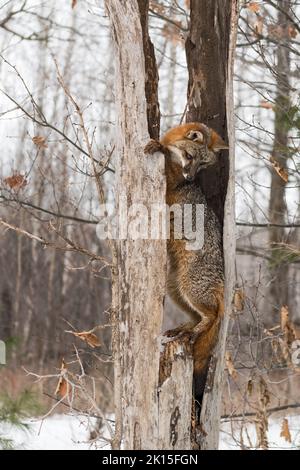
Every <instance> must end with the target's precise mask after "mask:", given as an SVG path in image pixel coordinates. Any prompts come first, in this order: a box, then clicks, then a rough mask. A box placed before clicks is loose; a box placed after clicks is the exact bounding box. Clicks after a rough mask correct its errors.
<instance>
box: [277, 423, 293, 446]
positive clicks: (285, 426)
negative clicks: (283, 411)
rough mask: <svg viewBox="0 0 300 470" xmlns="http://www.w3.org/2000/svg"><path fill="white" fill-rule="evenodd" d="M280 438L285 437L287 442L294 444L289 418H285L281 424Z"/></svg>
mask: <svg viewBox="0 0 300 470" xmlns="http://www.w3.org/2000/svg"><path fill="white" fill-rule="evenodd" d="M280 437H283V438H284V439H285V440H286V441H287V442H292V437H291V433H290V428H289V422H288V420H287V418H284V419H283V421H282V424H281V433H280Z"/></svg>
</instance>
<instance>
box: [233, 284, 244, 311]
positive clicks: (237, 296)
mask: <svg viewBox="0 0 300 470" xmlns="http://www.w3.org/2000/svg"><path fill="white" fill-rule="evenodd" d="M233 301H234V306H235V310H236V311H237V312H241V311H242V310H243V309H244V306H245V292H244V290H243V289H236V291H235V293H234V300H233Z"/></svg>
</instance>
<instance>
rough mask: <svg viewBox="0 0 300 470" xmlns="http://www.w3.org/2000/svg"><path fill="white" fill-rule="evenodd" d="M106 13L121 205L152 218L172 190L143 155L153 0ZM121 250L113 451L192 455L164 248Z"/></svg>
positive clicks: (149, 110)
mask: <svg viewBox="0 0 300 470" xmlns="http://www.w3.org/2000/svg"><path fill="white" fill-rule="evenodd" d="M106 6H107V10H108V13H109V17H110V20H111V24H112V29H113V33H114V40H115V46H116V105H117V106H116V108H117V109H116V112H117V117H118V122H117V136H116V141H117V142H116V153H117V155H118V163H117V174H116V189H117V192H116V200H117V206H118V207H119V208H120V202H121V198H122V191H121V190H123V191H124V194H125V195H126V197H127V201H128V205H131V204H133V203H139V204H143V205H144V206H145V207H147V208H148V210H149V211H150V209H151V204H152V203H153V204H164V203H165V192H166V183H165V176H164V158H163V156H162V155H161V156H159V155H154V156H153V157H149V156H147V155H145V154H144V152H143V148H144V146H145V144H146V143H147V142H148V140H149V134H150V136H151V137H158V135H159V106H158V100H157V69H156V65H155V58H154V50H153V46H152V44H151V41H150V39H149V36H148V21H147V15H148V0H138V1H137V0H131V1H130V2H120V1H119V0H108V1H107V2H106ZM145 71H146V73H145ZM147 116H148V119H147ZM122 215H124V214H122ZM128 222H130V220H128ZM116 251H117V253H116V256H115V262H116V264H115V267H114V270H113V313H114V334H113V338H114V349H115V354H114V357H115V406H116V437H115V440H114V443H113V446H114V448H117V447H119V446H120V443H121V439H122V440H123V447H124V448H125V449H189V448H190V445H191V444H190V441H191V439H190V426H191V409H192V352H191V349H190V348H187V349H184V348H183V347H182V345H181V344H179V343H177V342H176V341H173V342H169V343H167V345H166V347H165V348H164V353H163V354H162V357H161V349H162V348H161V327H162V317H163V300H164V295H165V280H166V243H165V241H163V240H162V241H153V240H146V239H145V240H130V239H123V240H121V241H120V242H119V243H117V250H116ZM160 363H161V370H160Z"/></svg>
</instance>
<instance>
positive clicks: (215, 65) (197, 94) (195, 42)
mask: <svg viewBox="0 0 300 470" xmlns="http://www.w3.org/2000/svg"><path fill="white" fill-rule="evenodd" d="M237 21H238V1H237V0H216V1H214V2H211V1H210V0H200V1H199V0H191V13H190V32H189V36H188V38H187V41H186V57H187V64H188V72H189V83H188V112H187V121H199V122H204V123H206V124H207V125H209V126H210V127H212V128H214V129H215V130H216V131H217V132H218V133H219V134H220V135H221V136H222V137H224V138H226V136H227V137H228V140H229V144H230V151H229V154H228V152H227V151H223V152H221V154H220V156H219V160H218V164H217V165H215V166H214V167H211V168H210V169H207V170H205V171H203V172H202V173H201V180H200V184H201V188H202V190H203V192H204V194H205V196H206V199H207V202H208V204H209V205H210V206H211V207H212V208H213V210H214V211H215V213H216V214H217V216H218V218H219V219H220V221H221V223H222V225H223V229H224V230H223V241H224V243H223V248H224V261H225V317H224V320H223V322H222V325H221V328H220V334H219V341H218V344H217V346H216V348H215V351H214V354H213V357H212V359H211V363H210V368H209V372H208V377H207V381H206V388H205V393H204V397H203V401H202V409H201V426H200V427H199V428H198V432H197V435H196V441H197V444H198V445H199V446H200V448H201V449H216V448H217V447H218V439H219V421H220V415H221V393H222V379H223V370H224V356H225V348H226V335H227V326H228V320H229V315H230V313H231V310H232V308H231V303H232V298H233V288H234V278H235V274H234V258H235V228H234V227H235V220H234V123H233V120H234V114H233V91H232V87H233V63H234V53H235V42H236V31H237Z"/></svg>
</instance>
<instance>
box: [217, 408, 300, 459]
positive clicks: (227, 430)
mask: <svg viewBox="0 0 300 470" xmlns="http://www.w3.org/2000/svg"><path fill="white" fill-rule="evenodd" d="M286 418H287V420H288V428H289V431H290V435H291V442H287V441H286V440H285V439H284V438H283V437H282V436H280V434H281V430H282V422H283V419H284V418H283V417H281V418H270V419H269V429H268V433H267V436H268V448H269V449H271V450H284V449H285V450H293V449H297V450H299V449H300V416H299V415H298V416H297V415H289V416H286ZM240 429H241V422H239V421H235V422H234V421H233V422H232V423H230V422H227V423H222V425H221V436H220V446H219V448H220V450H239V449H240V448H241V447H240V444H239V443H240V442H241V439H243V442H244V445H245V447H251V448H255V447H256V442H257V435H256V430H255V425H254V424H250V423H249V424H247V426H246V427H245V428H244V430H243V432H242V436H241V430H240ZM249 440H250V442H249Z"/></svg>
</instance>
